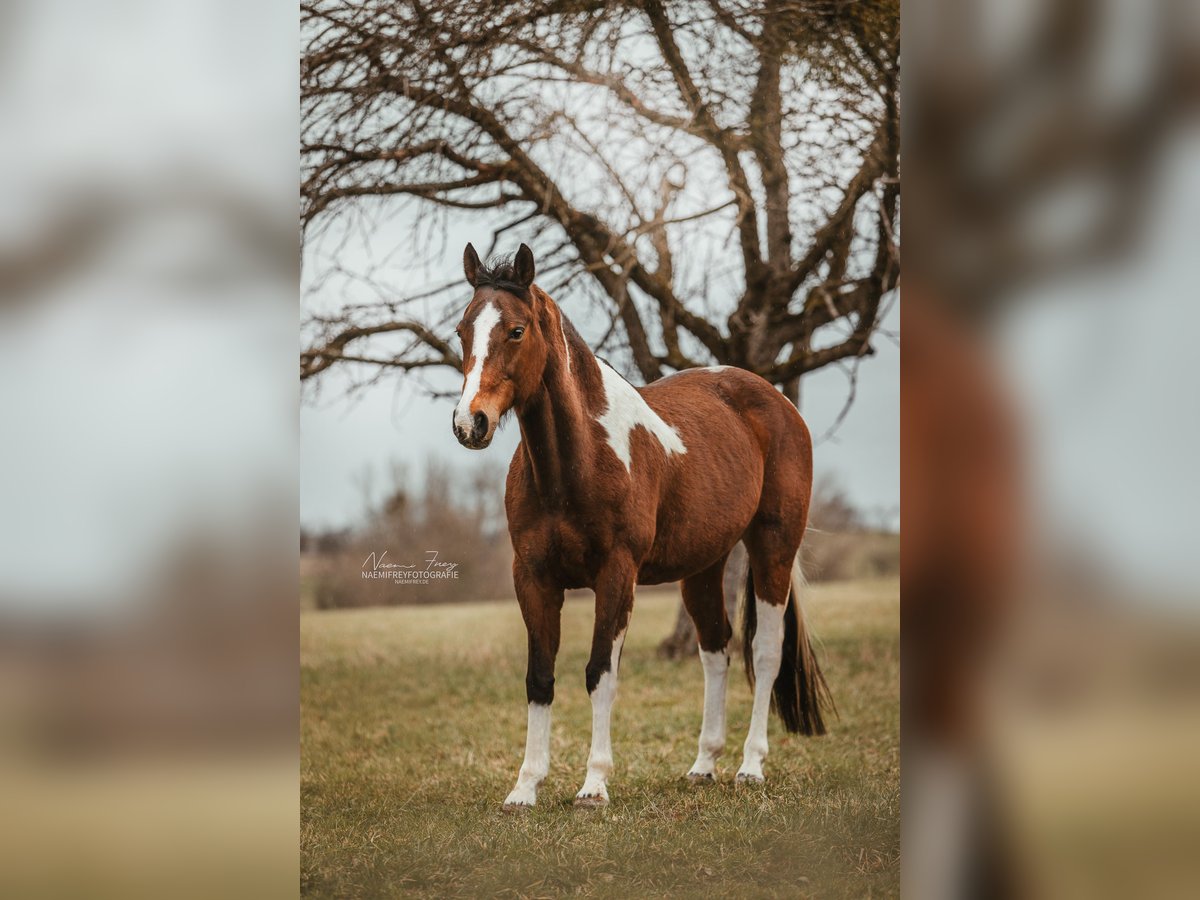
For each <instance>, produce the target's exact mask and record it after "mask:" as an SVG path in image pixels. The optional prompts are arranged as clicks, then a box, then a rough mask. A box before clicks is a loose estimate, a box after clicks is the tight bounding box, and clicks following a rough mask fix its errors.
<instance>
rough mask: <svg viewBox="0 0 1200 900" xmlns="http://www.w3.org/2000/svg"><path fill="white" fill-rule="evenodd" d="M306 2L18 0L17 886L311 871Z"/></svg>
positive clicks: (2, 272) (12, 168)
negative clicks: (305, 585) (300, 572)
mask: <svg viewBox="0 0 1200 900" xmlns="http://www.w3.org/2000/svg"><path fill="white" fill-rule="evenodd" d="M296 34H297V21H296V8H295V5H294V4H289V3H285V2H284V3H281V2H276V0H268V2H266V3H255V4H251V5H249V6H246V5H244V4H236V3H230V2H216V3H198V2H183V3H172V4H156V3H148V2H136V0H135V2H106V0H102V2H97V3H79V2H72V0H65V2H59V0H51V2H46V3H42V2H37V3H33V2H22V0H14V2H7V3H4V4H3V5H2V6H0V123H2V125H0V128H2V129H3V133H4V139H3V141H0V160H2V163H0V198H2V199H0V411H2V412H0V416H2V418H0V434H2V437H0V445H2V447H3V450H2V451H0V459H2V460H3V463H2V464H0V796H3V798H4V801H3V804H4V816H3V822H2V823H0V894H3V895H5V896H9V897H35V896H46V897H52V896H64V897H80V896H113V897H131V896H155V897H162V896H205V897H212V896H253V897H265V896H273V895H289V894H292V893H294V891H295V889H296V881H295V879H296V867H297V864H296V844H297V840H298V836H297V831H298V825H297V820H296V809H297V800H296V779H297V747H296V734H297V724H296V721H297V704H298V696H297V694H298V689H297V678H296V644H297V625H296V615H295V599H294V597H295V588H296V574H295V572H296V549H295V533H296V524H295V523H296V515H297V505H296V478H297V434H296V428H297V425H296V403H297V391H296V387H295V355H294V354H295V335H296V322H297V314H296V282H297V273H298V255H297V249H296V247H297V245H296V216H297V212H298V207H297V202H296V199H295V196H296V194H295V185H296V181H295V179H296V154H295V135H296V129H297V110H298V102H297V91H296Z"/></svg>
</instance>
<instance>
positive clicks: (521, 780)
mask: <svg viewBox="0 0 1200 900" xmlns="http://www.w3.org/2000/svg"><path fill="white" fill-rule="evenodd" d="M549 771H550V706H549V704H542V703H530V704H529V730H528V732H526V735H525V761H524V762H523V763H521V772H520V774H519V775H517V786H516V787H514V788H513V789H512V793H510V794H509V795H508V798H507V799H506V800H505V801H504V805H505V806H534V805H536V804H537V789H538V785H539V784H541V783H542V780H543V779H544V778H545V777H546V774H547V773H548V772H549Z"/></svg>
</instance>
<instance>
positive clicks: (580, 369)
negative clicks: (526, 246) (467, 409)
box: [518, 288, 600, 509]
mask: <svg viewBox="0 0 1200 900" xmlns="http://www.w3.org/2000/svg"><path fill="white" fill-rule="evenodd" d="M534 290H537V288H534ZM539 294H540V298H539V299H541V300H542V302H544V303H545V304H546V313H547V321H545V322H544V323H543V325H544V333H545V335H546V343H547V345H548V348H549V351H548V354H547V360H546V368H545V372H544V373H543V375H542V381H541V386H540V388H539V390H538V391H537V393H536V394H535V395H534V396H533V397H531V398H530V399H529V401H527V402H526V403H525V404H524V405H523V408H522V409H521V410H520V411H519V412H518V419H519V421H520V423H521V439H522V446H523V448H524V452H525V456H526V458H527V459H528V461H529V466H530V468H531V470H532V472H533V480H534V484H535V486H536V488H537V491H538V494H539V496H540V497H541V499H542V502H543V503H544V504H545V505H546V506H547V507H548V508H552V509H562V508H566V507H567V506H570V505H574V504H575V501H577V500H578V499H579V496H580V493H581V491H582V490H583V488H584V484H585V482H586V480H587V476H588V473H589V472H591V471H592V460H593V459H594V457H595V442H594V439H593V436H592V428H591V422H592V419H593V417H594V410H593V407H594V406H595V401H594V400H593V398H592V396H591V395H592V390H591V389H590V386H591V385H596V384H599V383H600V370H599V365H598V364H597V362H596V358H595V357H594V356H593V355H592V352H591V350H590V349H588V347H587V345H586V344H584V342H583V341H582V340H581V339H580V338H579V336H578V335H577V334H576V333H575V330H574V329H573V328H572V327H571V326H570V325H569V323H566V322H565V321H564V320H563V318H562V312H561V311H560V310H559V309H558V307H557V305H556V304H555V303H554V301H553V300H551V299H550V297H549V296H548V295H547V294H545V293H542V292H540V291H539Z"/></svg>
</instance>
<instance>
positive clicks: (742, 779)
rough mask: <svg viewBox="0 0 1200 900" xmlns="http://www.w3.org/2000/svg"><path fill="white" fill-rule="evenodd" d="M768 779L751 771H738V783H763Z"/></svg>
mask: <svg viewBox="0 0 1200 900" xmlns="http://www.w3.org/2000/svg"><path fill="white" fill-rule="evenodd" d="M765 780H766V779H765V778H763V777H762V776H761V775H751V774H750V773H749V772H738V773H737V783H738V784H762V783H763V782H764V781H765Z"/></svg>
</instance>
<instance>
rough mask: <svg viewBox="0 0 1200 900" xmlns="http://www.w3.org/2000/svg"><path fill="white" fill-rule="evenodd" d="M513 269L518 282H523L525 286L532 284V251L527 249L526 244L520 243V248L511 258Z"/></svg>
mask: <svg viewBox="0 0 1200 900" xmlns="http://www.w3.org/2000/svg"><path fill="white" fill-rule="evenodd" d="M513 270H514V271H515V273H516V276H517V281H518V282H519V283H520V284H523V285H524V286H525V287H529V286H530V285H531V284H533V273H534V266H533V251H532V250H530V249H529V246H528V245H527V244H522V245H521V249H519V250H518V251H517V256H516V259H514V260H513Z"/></svg>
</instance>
